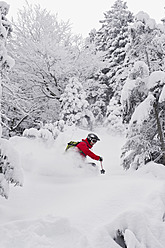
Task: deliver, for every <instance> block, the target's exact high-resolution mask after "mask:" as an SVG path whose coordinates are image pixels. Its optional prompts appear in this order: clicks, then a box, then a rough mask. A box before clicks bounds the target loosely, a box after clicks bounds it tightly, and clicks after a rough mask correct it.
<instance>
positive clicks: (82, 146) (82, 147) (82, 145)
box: [76, 133, 105, 174]
mask: <svg viewBox="0 0 165 248" xmlns="http://www.w3.org/2000/svg"><path fill="white" fill-rule="evenodd" d="M99 140H100V139H99V138H98V136H97V135H95V134H94V133H89V134H88V136H87V138H86V139H82V141H81V142H79V143H78V144H77V145H76V147H77V148H78V151H79V152H80V154H81V155H82V156H83V157H86V156H89V157H90V158H92V159H94V160H97V161H101V162H102V161H103V158H102V157H100V156H98V155H96V154H95V153H93V152H92V151H90V149H91V148H92V147H93V145H94V144H96V142H97V141H99ZM101 165H102V164H101ZM101 173H102V174H104V173H105V170H104V169H103V168H102V169H101Z"/></svg>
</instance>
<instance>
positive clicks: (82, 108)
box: [60, 77, 94, 127]
mask: <svg viewBox="0 0 165 248" xmlns="http://www.w3.org/2000/svg"><path fill="white" fill-rule="evenodd" d="M60 102H61V113H60V119H62V120H64V121H65V123H66V124H67V125H69V126H71V125H73V124H75V125H78V126H80V127H88V126H91V125H92V123H93V121H94V117H93V114H92V112H91V111H90V106H89V103H88V102H87V100H86V93H85V91H84V89H83V87H82V84H81V82H80V81H79V79H78V78H76V77H72V78H70V79H69V82H68V84H67V85H66V88H65V90H64V93H63V94H62V95H61V98H60Z"/></svg>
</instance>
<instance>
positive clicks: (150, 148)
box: [121, 71, 165, 169]
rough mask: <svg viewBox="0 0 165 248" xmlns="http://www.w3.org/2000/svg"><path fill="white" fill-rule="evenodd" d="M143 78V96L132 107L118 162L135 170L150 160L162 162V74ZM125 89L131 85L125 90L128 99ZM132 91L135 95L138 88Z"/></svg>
mask: <svg viewBox="0 0 165 248" xmlns="http://www.w3.org/2000/svg"><path fill="white" fill-rule="evenodd" d="M146 79H147V80H145V81H144V83H145V85H146V90H147V92H145V95H146V97H145V99H144V100H143V101H142V102H140V103H139V104H138V105H137V106H136V107H135V109H134V112H133V114H132V116H131V120H130V123H129V128H128V132H127V140H126V143H125V145H124V146H123V148H122V151H123V152H122V156H121V157H122V165H123V167H124V168H125V169H129V168H130V167H133V168H135V169H137V168H138V167H139V166H142V165H144V164H145V163H147V162H148V161H151V160H152V161H153V160H154V161H155V162H159V163H162V164H164V165H165V139H164V138H165V137H164V132H165V115H164V111H165V107H164V106H165V105H164V103H165V73H164V72H162V71H156V72H152V73H151V74H150V75H149V76H148V78H146ZM129 89H131V87H128V88H127V92H125V96H126V95H127V96H128V102H129V101H130V97H129V94H127V93H128V92H129ZM134 90H135V91H134V95H136V92H137V90H138V88H136V87H134ZM131 91H132V89H131ZM137 93H138V92H137ZM146 93H147V94H146Z"/></svg>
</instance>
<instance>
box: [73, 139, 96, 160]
mask: <svg viewBox="0 0 165 248" xmlns="http://www.w3.org/2000/svg"><path fill="white" fill-rule="evenodd" d="M77 147H78V148H79V149H80V150H81V151H82V152H83V153H84V154H85V155H87V156H89V157H90V158H92V159H95V160H99V159H100V156H98V155H96V154H94V153H93V152H92V151H90V150H89V148H88V147H87V145H86V144H85V143H83V142H82V143H81V145H80V146H79V145H78V146H77Z"/></svg>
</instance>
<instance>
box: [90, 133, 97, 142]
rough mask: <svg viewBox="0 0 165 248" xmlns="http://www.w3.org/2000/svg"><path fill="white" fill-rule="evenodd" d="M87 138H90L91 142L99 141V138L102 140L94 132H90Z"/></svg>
mask: <svg viewBox="0 0 165 248" xmlns="http://www.w3.org/2000/svg"><path fill="white" fill-rule="evenodd" d="M87 139H88V141H89V142H91V141H92V142H97V141H98V140H100V139H99V138H98V136H97V135H96V134H94V133H89V134H88V136H87Z"/></svg>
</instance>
